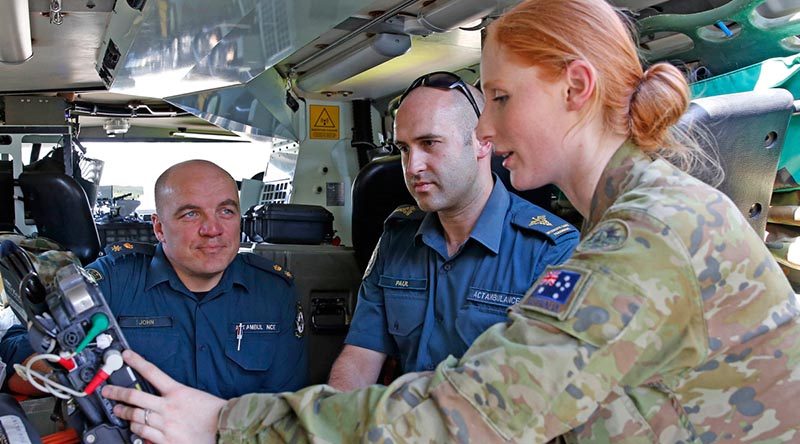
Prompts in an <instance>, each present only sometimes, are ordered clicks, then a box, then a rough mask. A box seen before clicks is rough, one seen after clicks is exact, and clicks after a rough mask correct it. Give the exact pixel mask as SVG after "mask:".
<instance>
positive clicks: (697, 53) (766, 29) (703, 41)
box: [638, 0, 800, 74]
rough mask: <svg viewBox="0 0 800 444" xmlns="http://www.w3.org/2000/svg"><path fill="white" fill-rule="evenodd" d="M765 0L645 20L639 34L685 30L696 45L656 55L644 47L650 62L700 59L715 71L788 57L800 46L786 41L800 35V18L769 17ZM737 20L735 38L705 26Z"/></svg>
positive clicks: (745, 0)
mask: <svg viewBox="0 0 800 444" xmlns="http://www.w3.org/2000/svg"><path fill="white" fill-rule="evenodd" d="M764 1H765V0H731V1H730V2H728V3H726V4H725V5H722V6H720V7H718V8H715V9H711V10H708V11H704V12H699V13H696V14H661V15H656V16H652V17H647V18H645V19H642V20H641V21H640V22H639V24H638V26H639V35H640V36H648V35H652V34H655V33H661V32H667V33H671V32H674V33H681V34H684V35H686V36H687V37H689V38H690V39H691V40H692V42H693V47H692V48H691V49H687V50H684V51H677V52H673V53H669V54H656V53H654V52H653V51H648V50H646V49H644V48H643V49H642V56H643V57H644V59H645V60H646V61H648V62H651V63H652V62H657V61H661V60H676V59H679V60H682V61H684V62H693V61H700V63H701V65H703V66H705V67H706V68H708V69H709V70H710V71H711V73H713V74H721V73H726V72H729V71H732V70H736V69H739V68H744V67H747V66H749V65H752V64H754V63H758V62H760V61H762V60H764V59H768V58H773V57H784V56H788V55H791V54H795V53H797V52H798V51H799V50H800V48H797V47H792V45H789V44H786V41H785V40H786V39H787V38H791V37H794V36H796V35H798V34H800V17H781V18H776V19H767V18H765V17H763V16H761V15H760V14H759V13H758V12H757V11H756V9H757V8H758V7H759V6H760V5H761V4H762V3H764ZM719 20H722V21H723V22H728V21H733V22H736V23H738V24H739V26H741V29H740V30H739V32H737V33H736V35H734V36H733V37H731V38H726V37H724V36H722V33H721V32H720V33H719V36H718V35H715V33H711V32H708V29H704V28H706V27H707V26H710V25H714V23H716V22H717V21H719Z"/></svg>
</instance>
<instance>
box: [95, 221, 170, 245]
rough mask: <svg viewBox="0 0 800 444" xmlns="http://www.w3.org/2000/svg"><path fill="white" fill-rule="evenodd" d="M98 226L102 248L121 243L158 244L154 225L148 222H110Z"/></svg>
mask: <svg viewBox="0 0 800 444" xmlns="http://www.w3.org/2000/svg"><path fill="white" fill-rule="evenodd" d="M96 225H97V234H98V235H99V236H100V248H105V247H106V245H108V244H113V243H114V242H120V241H132V242H145V243H149V244H155V243H157V242H158V239H156V234H155V233H154V232H153V224H151V223H148V222H109V223H105V224H96Z"/></svg>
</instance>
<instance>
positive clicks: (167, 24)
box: [0, 0, 800, 383]
mask: <svg viewBox="0 0 800 444" xmlns="http://www.w3.org/2000/svg"><path fill="white" fill-rule="evenodd" d="M516 3H518V1H517V0H367V1H365V0H339V1H335V2H332V1H328V0H230V1H219V0H191V1H188V0H9V1H7V2H4V7H3V12H2V13H0V62H2V63H0V96H2V100H1V101H0V230H5V231H18V232H21V233H24V234H26V235H31V234H33V233H39V234H40V235H43V236H47V237H50V238H52V239H54V240H56V241H58V242H60V243H61V244H63V245H65V246H66V247H68V248H69V249H71V250H72V251H74V252H75V253H76V254H78V256H79V257H80V258H81V260H82V262H83V263H84V264H86V263H88V262H90V261H91V260H93V259H94V258H96V257H97V256H98V255H100V254H102V250H103V247H104V246H105V244H107V243H109V242H111V241H114V240H132V241H145V242H148V241H149V242H152V241H153V239H152V238H151V237H150V232H151V228H150V227H149V226H148V225H147V221H146V218H139V219H131V218H128V219H125V218H123V217H122V216H124V215H125V213H129V212H130V211H124V209H123V210H120V208H121V207H123V206H125V202H124V201H125V199H124V195H125V194H129V193H136V194H148V193H150V190H151V188H152V179H150V180H151V181H150V182H149V183H121V182H120V181H121V180H122V179H118V178H115V177H112V176H113V174H112V171H113V170H115V169H116V170H128V171H130V170H134V171H135V175H134V176H135V177H138V176H141V177H144V176H147V175H150V176H152V177H153V178H154V177H155V175H157V174H158V173H160V171H161V170H163V169H164V167H166V166H167V165H168V164H169V163H168V164H166V165H162V164H161V163H159V161H160V159H162V158H169V159H173V158H174V156H173V157H170V156H172V154H170V152H171V151H176V152H178V151H180V152H182V153H185V158H187V159H188V158H193V157H197V156H198V154H197V153H198V152H199V150H200V148H201V147H204V149H207V150H208V152H211V153H214V154H215V155H217V157H212V158H214V159H217V158H219V159H221V160H219V163H220V164H221V165H222V166H223V167H226V168H229V169H231V170H233V169H235V168H240V170H241V171H249V172H248V173H247V175H245V174H244V173H241V174H239V173H237V174H238V177H236V178H237V179H241V180H242V182H241V199H242V212H243V224H242V227H243V235H242V239H243V243H242V249H246V250H251V251H254V252H256V253H258V254H261V255H264V256H267V257H269V258H271V259H272V260H274V261H275V262H277V263H279V264H281V265H282V266H283V267H285V268H287V269H289V270H291V271H292V273H293V274H294V275H295V276H296V281H295V282H296V286H297V288H298V291H299V292H300V293H301V296H302V305H303V312H304V313H305V321H306V333H307V334H308V335H309V337H310V340H309V347H310V350H309V351H310V353H309V356H310V357H311V361H310V375H311V382H313V383H321V382H325V380H326V378H327V373H328V370H329V368H330V365H331V363H332V361H333V359H334V358H335V357H336V355H337V354H338V351H339V349H340V346H341V343H342V340H343V338H344V335H345V333H346V331H347V329H348V325H349V321H350V317H351V315H352V313H353V309H354V304H355V300H356V297H355V296H356V293H357V289H358V285H359V282H360V278H361V275H362V273H363V270H364V268H365V266H366V263H367V261H368V259H369V256H370V253H371V251H372V249H373V247H374V245H375V243H376V241H377V239H378V236H379V235H380V232H381V228H382V221H383V219H384V218H385V217H386V216H387V215H388V214H389V212H391V211H392V209H393V208H395V207H396V206H397V205H399V204H402V203H412V201H411V199H410V196H409V195H408V194H407V193H406V192H405V188H404V185H403V177H402V172H401V170H400V166H399V160H398V157H397V156H396V154H397V153H393V152H392V151H391V148H390V144H389V143H387V142H389V141H390V140H391V138H392V134H391V132H392V131H391V129H392V106H391V105H392V101H393V99H394V98H396V97H397V96H398V95H399V94H400V93H401V92H402V91H403V89H404V88H405V87H406V86H407V85H408V84H409V83H410V82H411V81H412V80H413V79H414V78H416V77H418V76H420V75H422V74H424V73H427V72H431V71H437V70H444V71H453V72H456V73H457V74H459V75H460V76H462V78H464V79H465V80H466V81H469V82H473V83H477V82H478V81H479V78H478V73H479V70H478V67H479V66H478V64H479V61H480V52H481V40H482V35H483V33H482V30H483V29H484V28H485V26H486V25H487V24H488V23H490V22H491V21H492V19H493V18H494V17H497V16H498V15H500V14H502V13H503V11H504V10H505V9H507V8H509V7H512V6H513V5H515V4H516ZM612 3H614V4H615V5H617V6H619V7H620V8H622V10H623V11H624V13H625V14H627V15H629V16H630V18H631V19H632V22H633V23H635V30H634V32H635V33H636V34H638V37H639V46H640V48H641V50H642V55H643V57H644V59H645V62H646V63H652V62H655V61H663V60H666V61H669V62H672V63H675V64H676V65H678V66H679V67H680V68H681V69H683V70H684V71H685V73H686V75H687V77H688V78H689V79H690V80H691V82H692V84H693V90H694V93H695V95H696V97H697V98H698V99H697V100H696V102H695V104H694V105H693V106H692V109H691V110H690V112H689V113H688V114H687V116H686V118H685V119H684V120H685V123H686V124H687V125H694V124H699V125H703V126H705V127H706V128H708V129H709V131H710V133H711V134H712V136H713V137H712V138H711V140H709V148H710V149H715V150H716V151H718V152H719V155H720V157H721V158H722V161H723V165H724V167H725V169H726V173H727V179H726V180H725V182H724V183H723V184H722V185H721V187H722V189H723V190H725V191H726V192H727V193H728V194H729V195H730V196H731V197H732V198H733V199H734V201H735V202H736V203H737V204H738V205H739V207H740V209H741V210H742V212H743V213H744V214H746V215H747V216H748V217H749V218H750V221H751V222H752V225H753V227H754V228H755V229H757V230H760V231H761V232H764V230H765V228H766V226H767V221H768V220H767V219H768V213H769V211H768V209H769V207H770V202H771V199H772V196H773V192H776V194H775V196H779V197H778V198H777V199H778V200H780V201H782V202H783V201H791V198H792V196H793V195H794V193H792V192H793V191H795V190H796V189H797V187H798V185H797V182H796V180H795V178H796V177H797V176H796V174H797V170H798V168H800V163H798V160H797V159H798V157H797V156H795V153H796V152H798V151H800V135H798V133H797V131H796V128H795V126H794V124H795V123H796V120H790V117H791V115H792V114H793V113H794V110H795V108H794V103H793V101H794V98H795V97H797V96H798V94H800V85H798V80H797V76H795V73H796V72H797V70H798V66H800V62H799V61H800V58H798V56H797V55H796V54H797V53H798V52H800V38H798V35H799V34H800V1H797V0H702V1H700V0H613V1H612ZM774 88H783V89H778V90H776V89H774ZM787 90H788V91H789V92H787ZM732 93H744V95H731V94H732ZM148 148H153V150H149V151H148ZM98 153H100V154H98ZM108 153H112V154H114V156H111V154H108ZM101 154H102V156H110V157H106V158H103V157H102V156H101ZM120 156H122V157H120ZM43 159H44V160H43ZM98 159H100V160H105V165H104V167H103V166H102V165H101V162H98ZM137 162H138V163H137ZM45 163H46V164H47V165H46V167H45V165H43V164H45ZM234 163H236V164H237V165H244V166H245V169H241V167H240V166H239V167H235V166H233V164H234ZM134 165H138V166H134ZM229 165H231V166H229ZM37 169H38V170H42V169H46V170H47V173H46V174H33V173H34V172H35V171H36V170H37ZM102 170H105V175H103V176H101V172H102ZM240 170H236V171H240ZM497 171H498V173H499V174H501V176H502V168H501V167H499V166H498V168H497ZM237 174H235V175H237ZM142 180H144V179H142ZM112 185H113V186H112ZM122 185H136V186H140V187H141V188H142V190H138V189H124V188H121V187H120V186H122ZM114 186H116V188H115V187H114ZM98 188H99V191H100V192H99V193H98ZM777 192H781V193H777ZM525 196H526V197H527V198H529V199H532V200H534V201H536V202H537V203H539V204H540V205H543V206H548V207H549V208H553V209H556V210H558V211H560V212H561V214H566V215H568V216H569V215H570V213H569V204H568V203H566V202H564V201H563V199H560V198H559V197H558V192H557V190H554V189H550V188H547V189H541V190H536V191H535V192H533V193H527V194H525ZM98 204H99V205H98ZM276 204H280V205H283V206H279V205H276ZM287 204H289V205H288V206H287ZM101 208H105V209H104V210H102V211H100V210H99V209H101ZM113 211H116V212H117V213H116V214H110V213H113ZM120 211H122V213H123V214H122V216H120ZM143 213H146V211H141V210H140V211H139V215H140V216H141V215H143ZM114 216H119V217H116V218H115V217H114ZM67 219H69V223H66V220H67ZM793 225H798V224H797V223H794V224H793ZM778 231H780V230H778ZM786 261H788V259H786ZM785 265H787V267H788V268H787V270H791V269H792V267H791V266H792V265H793V263H791V261H788V262H786V263H785Z"/></svg>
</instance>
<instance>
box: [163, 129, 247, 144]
mask: <svg viewBox="0 0 800 444" xmlns="http://www.w3.org/2000/svg"><path fill="white" fill-rule="evenodd" d="M170 135H171V136H173V137H181V138H184V139H204V140H224V141H228V142H247V140H246V139H243V138H241V137H239V136H235V135H230V134H209V133H189V132H186V131H173V132H171V133H170Z"/></svg>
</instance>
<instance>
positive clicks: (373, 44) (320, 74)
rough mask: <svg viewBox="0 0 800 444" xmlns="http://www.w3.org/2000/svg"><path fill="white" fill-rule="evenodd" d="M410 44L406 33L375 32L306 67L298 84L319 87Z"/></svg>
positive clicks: (312, 88)
mask: <svg viewBox="0 0 800 444" xmlns="http://www.w3.org/2000/svg"><path fill="white" fill-rule="evenodd" d="M410 48H411V37H409V36H407V35H405V34H389V33H381V34H376V35H374V36H372V37H370V38H368V39H366V40H364V41H361V42H360V43H358V44H357V45H355V46H353V47H352V48H349V49H347V50H345V51H344V52H342V53H339V54H336V55H334V56H333V57H331V58H329V59H328V60H326V61H325V62H322V63H320V64H319V65H317V66H315V67H314V68H312V69H311V70H309V71H307V72H306V73H305V74H303V75H302V76H301V77H300V79H299V80H298V81H297V86H298V87H300V89H302V90H303V91H314V92H319V91H322V90H324V89H326V88H327V87H329V86H332V85H336V84H337V83H339V82H341V81H343V80H347V79H349V78H350V77H353V76H355V75H356V74H360V73H362V72H364V71H367V70H369V69H371V68H374V67H376V66H378V65H380V64H381V63H383V62H386V61H388V60H390V59H393V58H395V57H397V56H400V55H403V54H405V53H406V52H408V50H409V49H410Z"/></svg>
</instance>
